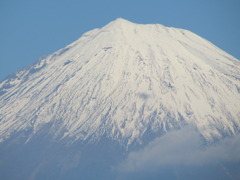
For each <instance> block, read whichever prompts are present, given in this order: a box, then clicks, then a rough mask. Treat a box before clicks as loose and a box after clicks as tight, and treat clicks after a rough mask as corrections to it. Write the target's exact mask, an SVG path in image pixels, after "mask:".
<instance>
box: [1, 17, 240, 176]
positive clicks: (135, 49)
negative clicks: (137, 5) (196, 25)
mask: <svg viewBox="0 0 240 180" xmlns="http://www.w3.org/2000/svg"><path fill="white" fill-rule="evenodd" d="M187 132H188V133H187ZM239 132H240V61H239V60H237V59H236V58H234V57H232V56H231V55H229V54H227V53H226V52H224V51H223V50H221V49H219V48H218V47H216V46H214V45H213V44H212V43H210V42H208V41H207V40H205V39H203V38H201V37H199V36H198V35H196V34H194V33H192V32H190V31H188V30H183V29H177V28H172V27H165V26H163V25H159V24H149V25H142V24H135V23H132V22H129V21H127V20H124V19H121V18H119V19H116V20H115V21H113V22H110V23H109V24H107V25H106V26H104V27H102V28H100V29H94V30H92V31H89V32H87V33H85V34H83V35H82V37H80V38H79V39H78V40H77V41H75V42H73V43H71V44H70V45H68V46H67V47H65V48H63V49H60V50H59V51H57V52H55V53H53V54H51V55H48V56H46V57H43V58H41V59H40V60H39V61H38V62H37V63H36V64H34V65H32V66H29V67H26V68H25V69H22V70H20V71H18V72H16V73H14V74H13V75H11V76H9V77H8V78H6V79H5V80H3V81H2V82H0V157H1V160H0V167H1V168H0V169H2V170H0V172H1V174H3V175H4V179H69V178H70V179H81V178H83V179H134V178H136V179H141V178H145V179H146V178H149V179H157V178H159V177H165V178H166V177H168V178H170V179H181V178H182V179H187V178H186V176H185V174H186V172H188V171H187V170H183V171H181V170H179V169H178V170H176V169H174V172H175V171H178V172H185V173H182V174H181V173H178V175H176V172H175V175H174V176H173V175H172V173H167V174H166V173H162V174H161V175H159V174H158V175H156V176H155V175H153V174H154V173H149V171H148V172H147V174H148V175H146V176H142V175H141V176H137V175H135V174H137V173H135V174H134V172H132V171H131V172H129V171H130V170H131V169H134V170H135V169H136V167H139V168H140V169H141V167H142V168H143V169H146V168H145V165H144V163H142V162H146V163H148V164H151V166H152V167H158V168H160V167H162V166H163V165H164V163H163V162H166V164H169V161H164V158H160V159H159V161H158V162H156V161H154V162H153V161H149V160H146V158H145V159H144V161H143V160H141V163H140V164H141V165H139V163H137V162H135V165H134V168H133V165H132V164H134V163H133V161H138V160H139V159H141V158H140V157H141V156H143V155H146V154H148V155H149V154H154V155H152V156H151V157H150V159H151V158H152V159H155V158H156V157H157V156H161V152H163V150H162V148H163V147H168V145H167V144H168V143H167V142H169V141H170V140H171V139H178V138H179V139H178V140H176V141H177V142H183V143H182V144H184V146H182V145H180V146H169V148H170V149H179V148H180V147H184V148H182V149H184V150H186V149H185V148H186V147H188V146H189V145H188V144H185V143H186V140H187V141H188V142H191V144H192V146H194V144H195V143H194V142H196V141H200V142H201V143H200V144H201V145H199V149H201V150H197V153H196V151H195V150H194V153H195V154H199V153H200V154H201V153H202V152H206V153H207V154H211V153H210V152H211V151H214V148H217V147H218V146H221V147H222V146H223V144H224V143H226V144H228V145H229V142H227V140H229V141H231V143H230V144H231V145H232V146H234V147H237V148H235V150H234V152H235V157H232V158H230V159H235V160H236V161H237V162H235V164H234V165H233V166H234V168H230V169H237V170H236V172H237V171H238V170H239V169H240V168H239V167H240V166H239V164H240V157H239V155H238V153H240V146H239V144H240V143H239V141H238V140H240V138H239ZM189 136H190V137H197V138H196V139H197V140H196V139H195V140H196V141H193V140H192V138H190V139H188V137H189ZM181 137H182V138H181ZM232 138H235V139H232ZM236 138H238V139H236ZM166 139H167V140H166ZM158 142H161V143H160V144H158ZM173 142H174V144H176V142H175V141H173ZM233 143H235V144H233ZM156 144H158V145H156ZM231 145H229V147H232V146H231ZM190 146H191V145H190ZM196 146H197V147H198V145H196ZM150 147H151V148H150ZM152 147H154V148H152ZM194 147H195V146H194ZM149 148H150V149H151V150H150V151H147V150H149ZM156 148H157V149H156ZM158 148H160V150H159V149H158ZM153 149H154V150H153ZM163 149H164V148H163ZM180 149H181V148H180ZM190 149H191V148H190ZM166 152H169V150H166ZM215 152H218V150H217V149H215ZM219 152H220V151H219ZM224 152H225V153H229V154H234V152H233V150H232V149H231V150H226V151H224ZM174 153H175V151H174ZM174 153H173V154H174ZM176 153H179V151H177V152H176ZM194 153H193V152H192V151H190V154H194ZM173 154H171V157H172V156H173ZM180 154H181V153H180ZM223 154H224V153H222V154H221V153H220V155H219V156H221V157H223ZM165 155H166V153H165ZM181 155H182V157H185V156H184V155H183V154H181ZM166 156H168V155H166ZM169 156H170V155H169ZM148 157H149V156H148ZM188 157H189V156H186V157H185V160H186V159H188ZM202 157H208V156H207V155H206V156H205V155H204V156H202ZM194 158H196V157H194ZM194 158H193V159H194ZM123 159H125V160H126V159H128V160H126V161H125V162H123ZM180 159H181V158H180ZM203 159H204V158H203ZM178 160H179V158H178ZM185 160H183V161H184V162H186V161H187V160H186V161H185ZM224 160H226V159H224ZM179 161H180V162H183V161H181V160H179ZM179 161H177V162H179ZM174 162H175V161H174ZM180 162H179V164H182V163H180ZM189 162H192V161H190V160H189ZM136 163H137V165H136ZM170 164H171V163H170ZM184 164H185V163H184ZM190 164H191V163H190ZM202 164H204V163H202ZM236 164H237V165H236ZM23 165H24V166H23ZM22 166H23V167H22ZM53 167H54V168H53ZM126 167H128V168H127V170H126ZM216 167H218V166H214V169H215V170H216ZM231 167H232V166H231ZM158 168H157V169H158ZM116 169H117V170H116ZM153 169H154V168H153ZM160 169H161V168H160ZM220 169H221V171H222V169H224V172H222V173H220V175H219V174H215V175H214V176H212V174H211V173H210V174H211V176H210V175H209V176H201V177H199V178H200V179H201V178H205V179H208V178H209V179H212V178H218V179H219V177H220V179H221V178H224V179H228V178H229V179H230V177H232V178H233V179H234V178H235V177H237V178H238V177H240V175H239V173H238V174H237V175H236V173H235V174H234V173H232V172H229V169H228V167H227V166H226V165H221V167H220ZM134 170H133V171H134ZM110 171H111V172H112V171H113V172H114V173H110ZM122 171H124V175H122ZM125 171H127V174H128V175H126V172H125ZM169 171H170V170H168V171H164V172H169ZM195 171H197V170H196V169H195ZM204 171H207V170H206V169H205V170H204ZM11 172H14V173H11ZM129 174H130V175H129ZM150 174H151V175H152V176H150ZM155 174H156V173H155ZM169 174H171V175H169ZM173 174H174V173H173ZM179 174H180V175H179ZM208 174H209V173H208ZM223 174H224V175H223ZM218 175H219V176H218ZM191 177H192V176H191Z"/></svg>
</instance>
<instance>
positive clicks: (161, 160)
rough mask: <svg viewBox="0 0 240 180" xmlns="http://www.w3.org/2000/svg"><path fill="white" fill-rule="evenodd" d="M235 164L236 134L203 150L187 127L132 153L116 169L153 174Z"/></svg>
mask: <svg viewBox="0 0 240 180" xmlns="http://www.w3.org/2000/svg"><path fill="white" fill-rule="evenodd" d="M237 161H240V136H239V135H238V136H235V137H233V138H226V139H224V140H222V141H221V142H219V143H218V144H215V145H212V146H210V147H207V148H206V149H203V146H202V139H201V136H200V134H199V133H198V132H197V131H196V130H195V129H194V128H193V127H190V126H188V127H185V128H183V129H181V130H177V131H173V132H169V133H168V134H166V135H164V136H162V137H159V138H156V139H155V140H153V141H152V142H151V143H149V144H148V145H147V146H146V147H144V148H143V149H141V150H139V151H137V152H131V153H130V154H129V155H128V158H127V159H126V160H125V161H124V162H123V163H121V164H120V165H119V169H120V171H125V172H134V171H142V170H144V171H148V170H151V171H152V170H154V169H158V168H161V167H171V166H176V165H184V166H202V165H209V164H210V165H211V164H218V163H222V162H237Z"/></svg>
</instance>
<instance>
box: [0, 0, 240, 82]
mask: <svg viewBox="0 0 240 180" xmlns="http://www.w3.org/2000/svg"><path fill="white" fill-rule="evenodd" d="M118 17H122V18H124V19H127V20H129V21H132V22H135V23H142V24H152V23H157V24H163V25H165V26H171V27H177V28H183V29H188V30H190V31H192V32H194V33H196V34H198V35H200V36H202V37H203V38H205V39H207V40H209V41H210V42H212V43H214V44H215V45H216V46H218V47H220V48H221V49H223V50H224V51H226V52H228V53H229V54H231V55H233V56H234V57H236V58H237V59H240V51H239V47H240V33H239V32H240V21H239V17H240V1H239V0H202V1H197V0H181V1H179V0H169V1H163V0H148V1H141V0H140V1H139V0H131V1H129V0H121V1H120V0H116V1H114V0H101V1H99V0H88V1H82V0H41V1H36V0H24V1H19V0H11V1H9V0H1V1H0V24H1V26H0V27H1V28H0V51H1V52H0V81H1V80H3V79H4V78H5V77H6V76H7V75H9V74H11V73H13V72H15V71H17V70H19V69H21V68H23V67H25V66H28V65H31V64H33V63H34V62H36V61H37V60H38V59H39V58H40V57H42V56H45V55H49V54H52V53H53V52H55V51H57V50H59V49H60V48H63V47H65V46H66V45H68V44H70V43H71V42H73V41H75V40H77V39H78V38H79V37H80V36H81V35H82V34H83V33H84V32H86V31H89V30H92V29H94V28H99V27H102V26H104V25H106V24H107V23H109V22H110V21H113V20H115V19H116V18H118Z"/></svg>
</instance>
